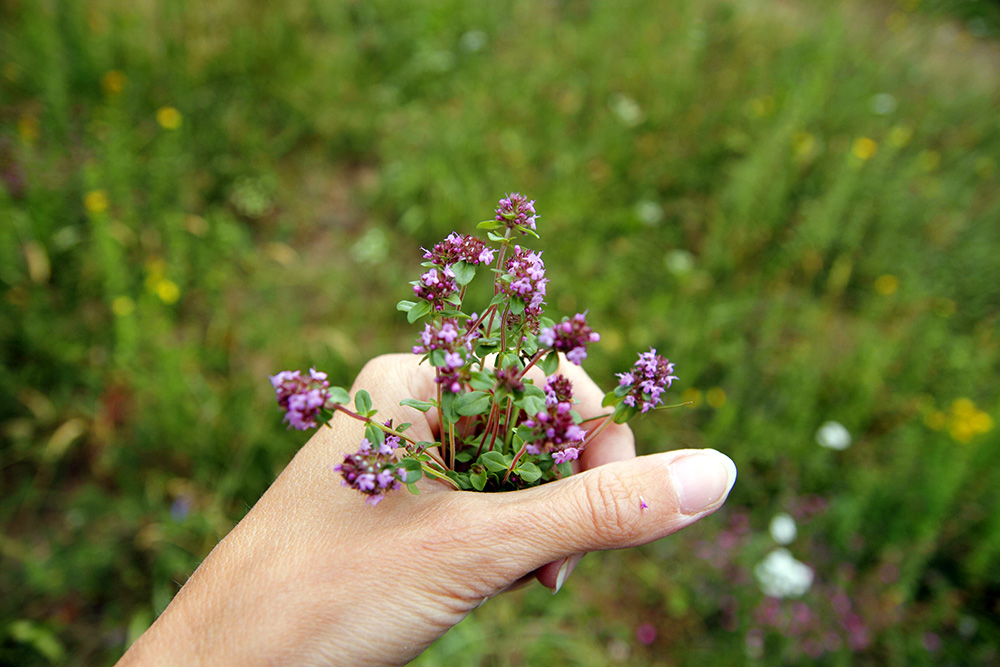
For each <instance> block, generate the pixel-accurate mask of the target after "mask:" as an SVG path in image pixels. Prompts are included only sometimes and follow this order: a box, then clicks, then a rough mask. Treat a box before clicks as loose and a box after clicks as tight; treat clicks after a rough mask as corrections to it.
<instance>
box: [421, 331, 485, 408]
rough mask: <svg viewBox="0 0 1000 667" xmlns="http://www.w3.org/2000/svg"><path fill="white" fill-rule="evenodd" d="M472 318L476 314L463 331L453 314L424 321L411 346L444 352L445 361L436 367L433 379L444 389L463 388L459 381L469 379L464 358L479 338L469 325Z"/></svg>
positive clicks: (455, 389)
mask: <svg viewBox="0 0 1000 667" xmlns="http://www.w3.org/2000/svg"><path fill="white" fill-rule="evenodd" d="M474 322H475V318H474V317H473V318H470V320H469V321H468V323H467V324H466V327H465V331H461V330H460V329H459V325H458V320H456V319H454V318H446V319H444V320H442V321H441V323H440V324H425V325H424V330H423V331H422V332H421V333H420V337H419V339H418V340H417V344H416V345H414V346H413V353H414V354H430V353H431V352H433V351H435V350H441V351H443V352H444V353H445V354H444V365H443V366H439V367H438V373H437V376H436V377H435V381H436V382H438V383H439V384H440V385H441V386H442V388H443V389H445V390H446V391H450V392H452V393H458V392H460V391H462V383H463V382H464V380H466V379H468V373H467V371H466V369H465V358H466V357H467V356H468V355H469V354H471V353H472V349H473V343H474V341H475V340H476V339H477V338H479V332H478V331H473V330H472V328H471V327H472V326H473V324H474ZM463 351H464V353H463Z"/></svg>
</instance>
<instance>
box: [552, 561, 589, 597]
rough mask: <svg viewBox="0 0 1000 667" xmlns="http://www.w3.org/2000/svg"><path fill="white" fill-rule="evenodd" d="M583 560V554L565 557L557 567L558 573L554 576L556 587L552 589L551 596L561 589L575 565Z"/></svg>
mask: <svg viewBox="0 0 1000 667" xmlns="http://www.w3.org/2000/svg"><path fill="white" fill-rule="evenodd" d="M581 558H583V554H573V555H572V556H567V557H566V559H565V560H564V561H563V563H562V565H560V566H559V573H558V574H556V587H555V588H553V589H552V594H553V595H555V594H556V593H558V592H559V590H560V589H562V587H563V584H565V583H566V577H568V576H569V575H570V572H572V571H573V568H575V567H576V564H577V563H579V562H580V559H581Z"/></svg>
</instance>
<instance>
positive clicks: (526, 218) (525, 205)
mask: <svg viewBox="0 0 1000 667" xmlns="http://www.w3.org/2000/svg"><path fill="white" fill-rule="evenodd" d="M496 214H497V216H496V221H497V222H502V223H504V224H505V225H507V227H509V228H510V229H514V228H517V227H522V228H525V229H532V230H534V229H535V219H536V218H537V217H538V216H537V215H536V214H535V200H534V199H532V200H530V201H529V200H528V198H527V197H525V196H524V195H522V194H520V193H518V192H512V193H510V194H508V195H507V196H506V197H504V198H503V199H501V200H500V202H499V206H498V207H497V210H496ZM521 233H522V234H525V233H526V232H525V231H523V229H522V230H521Z"/></svg>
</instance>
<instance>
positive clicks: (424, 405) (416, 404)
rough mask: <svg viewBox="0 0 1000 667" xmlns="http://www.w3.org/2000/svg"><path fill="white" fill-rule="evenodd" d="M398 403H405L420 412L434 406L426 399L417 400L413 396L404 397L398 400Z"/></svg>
mask: <svg viewBox="0 0 1000 667" xmlns="http://www.w3.org/2000/svg"><path fill="white" fill-rule="evenodd" d="M399 404H400V405H406V406H409V407H411V408H414V409H415V410H420V411H421V412H427V411H428V410H430V409H431V408H433V407H434V404H433V403H428V402H427V401H418V400H417V399H415V398H404V399H403V400H401V401H400V402H399Z"/></svg>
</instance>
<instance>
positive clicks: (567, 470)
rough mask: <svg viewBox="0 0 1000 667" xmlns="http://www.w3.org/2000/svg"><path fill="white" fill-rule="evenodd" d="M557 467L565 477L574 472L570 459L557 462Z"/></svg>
mask: <svg viewBox="0 0 1000 667" xmlns="http://www.w3.org/2000/svg"><path fill="white" fill-rule="evenodd" d="M556 469H557V470H559V474H560V475H562V476H563V477H569V476H570V475H572V474H573V464H572V463H570V462H569V461H566V462H565V463H559V464H557V465H556Z"/></svg>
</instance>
